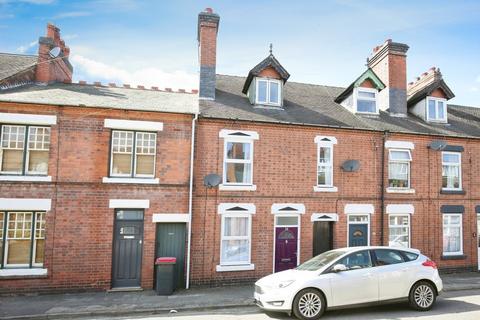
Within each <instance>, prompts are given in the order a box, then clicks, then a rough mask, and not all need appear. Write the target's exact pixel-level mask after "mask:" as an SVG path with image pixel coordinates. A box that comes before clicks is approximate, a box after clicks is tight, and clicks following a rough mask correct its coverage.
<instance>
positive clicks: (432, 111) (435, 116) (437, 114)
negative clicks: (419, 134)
mask: <svg viewBox="0 0 480 320" xmlns="http://www.w3.org/2000/svg"><path fill="white" fill-rule="evenodd" d="M427 121H434V122H447V101H446V99H442V98H434V97H428V98H427Z"/></svg>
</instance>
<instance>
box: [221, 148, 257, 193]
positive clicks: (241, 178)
mask: <svg viewBox="0 0 480 320" xmlns="http://www.w3.org/2000/svg"><path fill="white" fill-rule="evenodd" d="M250 156H251V155H250V144H249V143H240V142H228V143H227V159H226V161H227V163H226V171H227V182H228V183H245V184H247V183H251V181H250V180H251V169H252V164H251V158H250Z"/></svg>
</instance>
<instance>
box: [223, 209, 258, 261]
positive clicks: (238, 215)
mask: <svg viewBox="0 0 480 320" xmlns="http://www.w3.org/2000/svg"><path fill="white" fill-rule="evenodd" d="M225 218H246V219H248V228H247V231H248V234H247V235H246V236H225V235H224V231H225ZM220 232H221V233H220V266H242V265H250V264H251V261H252V215H251V214H244V213H227V214H222V226H221V230H220ZM224 240H248V247H249V250H248V260H247V261H230V262H225V261H222V257H223V251H222V250H223V241H224Z"/></svg>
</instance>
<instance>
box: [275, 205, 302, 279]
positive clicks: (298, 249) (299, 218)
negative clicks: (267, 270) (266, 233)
mask: <svg viewBox="0 0 480 320" xmlns="http://www.w3.org/2000/svg"><path fill="white" fill-rule="evenodd" d="M277 217H295V218H297V225H296V226H294V225H279V224H277ZM273 219H274V220H273V265H272V270H273V272H274V273H275V258H276V251H277V250H276V244H277V227H285V228H288V227H296V228H297V266H298V265H299V264H300V238H301V232H300V231H301V215H300V214H296V213H294V214H292V213H276V214H274V215H273Z"/></svg>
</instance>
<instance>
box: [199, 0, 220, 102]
mask: <svg viewBox="0 0 480 320" xmlns="http://www.w3.org/2000/svg"><path fill="white" fill-rule="evenodd" d="M219 22H220V16H219V15H218V14H216V13H214V12H213V10H212V9H211V8H206V9H205V10H204V11H202V12H200V13H199V14H198V34H197V40H198V47H199V48H198V52H199V60H200V86H199V90H200V95H199V97H200V99H207V100H215V86H216V64H217V33H218V25H219Z"/></svg>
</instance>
